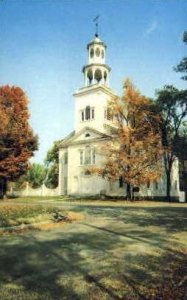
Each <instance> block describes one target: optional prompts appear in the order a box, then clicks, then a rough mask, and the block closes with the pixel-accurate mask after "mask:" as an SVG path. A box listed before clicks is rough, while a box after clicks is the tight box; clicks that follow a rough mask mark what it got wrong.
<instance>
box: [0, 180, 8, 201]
mask: <svg viewBox="0 0 187 300" xmlns="http://www.w3.org/2000/svg"><path fill="white" fill-rule="evenodd" d="M6 191H7V179H6V178H4V177H0V199H4V198H5V196H6Z"/></svg>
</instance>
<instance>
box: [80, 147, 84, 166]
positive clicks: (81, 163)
mask: <svg viewBox="0 0 187 300" xmlns="http://www.w3.org/2000/svg"><path fill="white" fill-rule="evenodd" d="M83 163H84V161H83V150H80V165H83Z"/></svg>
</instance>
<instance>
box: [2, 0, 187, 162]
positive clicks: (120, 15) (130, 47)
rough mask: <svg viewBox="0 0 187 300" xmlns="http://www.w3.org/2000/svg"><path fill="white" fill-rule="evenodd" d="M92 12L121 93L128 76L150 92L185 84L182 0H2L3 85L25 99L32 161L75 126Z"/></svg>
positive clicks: (185, 4)
mask: <svg viewBox="0 0 187 300" xmlns="http://www.w3.org/2000/svg"><path fill="white" fill-rule="evenodd" d="M97 15H100V21H99V37H100V38H101V39H102V40H103V41H104V42H105V43H106V44H107V57H106V62H107V64H108V65H109V66H110V67H111V68H112V71H111V76H110V87H111V88H112V89H114V91H116V92H117V93H118V94H119V95H120V94H122V86H123V81H124V79H125V78H127V77H128V78H130V79H131V80H132V81H133V82H134V84H135V85H136V87H137V88H138V89H139V90H140V91H141V93H142V94H144V95H146V96H148V97H154V96H155V90H157V89H161V88H162V87H163V86H164V85H166V84H173V85H175V86H176V87H177V88H179V89H183V88H186V87H185V82H184V81H183V80H181V79H180V77H181V74H180V73H176V72H175V71H174V67H175V66H176V65H177V64H178V63H179V62H180V60H181V59H182V57H184V56H186V50H187V49H186V46H185V44H184V43H183V42H182V37H183V32H184V30H187V1H186V0H165V1H164V0H102V1H101V0H0V86H2V85H6V84H9V85H14V86H19V87H21V88H22V89H23V90H24V91H25V92H26V94H27V96H28V98H29V101H30V103H29V110H30V114H31V116H30V124H31V126H32V128H33V130H34V132H35V133H37V134H38V136H39V151H37V152H36V153H35V156H34V159H33V161H34V162H38V163H42V162H43V160H44V159H45V157H46V154H47V151H48V150H49V149H50V148H51V147H52V145H53V142H54V141H56V140H60V139H63V138H64V137H65V136H66V135H67V134H69V133H70V132H71V131H72V130H73V129H74V99H73V93H74V92H75V91H76V90H77V89H79V88H81V87H83V86H84V78H83V74H82V67H83V65H85V64H86V63H87V49H86V46H87V43H89V42H90V41H91V40H92V39H93V38H94V34H95V25H94V22H93V19H94V18H95V17H96V16H97Z"/></svg>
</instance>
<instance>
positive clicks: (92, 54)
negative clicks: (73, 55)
mask: <svg viewBox="0 0 187 300" xmlns="http://www.w3.org/2000/svg"><path fill="white" fill-rule="evenodd" d="M93 56H94V49H93V48H92V49H91V51H90V57H91V58H92V57H93Z"/></svg>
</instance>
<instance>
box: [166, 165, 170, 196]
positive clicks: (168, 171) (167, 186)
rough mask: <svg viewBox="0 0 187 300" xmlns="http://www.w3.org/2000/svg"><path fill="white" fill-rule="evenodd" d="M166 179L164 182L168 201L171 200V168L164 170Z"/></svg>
mask: <svg viewBox="0 0 187 300" xmlns="http://www.w3.org/2000/svg"><path fill="white" fill-rule="evenodd" d="M166 180H167V183H166V196H167V200H168V201H169V202H171V194H170V192H171V170H167V171H166Z"/></svg>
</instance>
